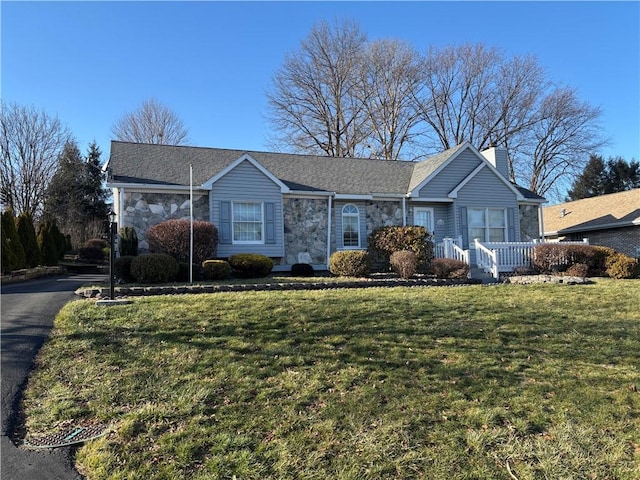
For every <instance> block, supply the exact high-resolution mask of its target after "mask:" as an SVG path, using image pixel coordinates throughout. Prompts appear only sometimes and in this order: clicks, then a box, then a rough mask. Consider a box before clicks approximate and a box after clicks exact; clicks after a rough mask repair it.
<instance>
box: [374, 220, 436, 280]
mask: <svg viewBox="0 0 640 480" xmlns="http://www.w3.org/2000/svg"><path fill="white" fill-rule="evenodd" d="M433 249H434V246H433V237H432V235H431V234H430V233H429V231H428V230H427V229H426V228H424V227H419V226H405V227H400V226H387V227H380V228H377V229H375V230H374V231H373V232H371V235H369V250H370V255H371V262H372V263H373V264H374V265H375V267H376V269H382V270H386V269H388V268H389V266H390V261H391V254H393V253H394V252H399V251H401V250H411V251H412V252H415V254H416V256H417V259H418V260H417V268H418V269H423V268H426V266H427V265H428V264H429V262H430V261H431V259H432V258H433Z"/></svg>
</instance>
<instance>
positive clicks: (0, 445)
mask: <svg viewBox="0 0 640 480" xmlns="http://www.w3.org/2000/svg"><path fill="white" fill-rule="evenodd" d="M105 280H106V278H105V277H104V276H103V275H74V276H65V277H48V278H43V279H38V280H29V281H26V282H20V283H13V284H8V285H2V290H1V292H2V295H1V296H0V302H1V303H2V318H1V326H2V339H1V340H2V342H1V350H0V356H1V368H0V373H1V375H2V387H1V393H2V398H1V403H0V417H1V418H0V420H1V427H2V436H1V438H0V457H1V459H0V468H1V469H0V478H2V480H76V479H81V478H82V477H81V475H80V474H79V473H78V472H77V471H76V470H75V469H74V467H73V463H74V460H73V451H72V449H71V448H70V447H66V448H57V449H53V450H44V451H30V450H24V449H21V448H17V447H16V445H15V444H14V441H13V440H14V438H13V434H14V429H15V427H16V422H17V418H16V414H17V409H18V406H19V404H20V400H21V397H22V390H23V388H24V387H25V384H26V381H27V376H28V374H29V371H30V370H31V367H32V365H33V360H34V357H35V355H36V353H37V352H38V350H39V349H40V347H41V346H42V344H43V343H44V341H45V340H46V339H47V337H48V336H49V331H50V330H51V327H52V325H53V319H54V318H55V316H56V314H57V313H58V311H59V310H60V308H62V306H63V305H64V304H65V303H67V302H69V301H70V300H73V299H74V298H77V297H75V296H74V295H73V292H74V291H75V290H76V289H77V288H78V287H79V286H81V285H84V284H90V283H99V282H103V281H105Z"/></svg>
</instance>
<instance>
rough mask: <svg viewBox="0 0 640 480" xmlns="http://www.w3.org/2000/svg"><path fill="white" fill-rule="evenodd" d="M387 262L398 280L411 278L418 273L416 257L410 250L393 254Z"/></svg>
mask: <svg viewBox="0 0 640 480" xmlns="http://www.w3.org/2000/svg"><path fill="white" fill-rule="evenodd" d="M389 262H390V263H391V268H393V271H394V272H396V273H397V274H398V275H399V276H400V278H411V277H412V276H414V275H415V274H416V272H417V271H418V255H417V254H416V252H413V251H411V250H400V251H398V252H393V253H392V254H391V258H390V259H389Z"/></svg>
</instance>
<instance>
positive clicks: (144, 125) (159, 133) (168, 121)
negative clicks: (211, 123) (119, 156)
mask: <svg viewBox="0 0 640 480" xmlns="http://www.w3.org/2000/svg"><path fill="white" fill-rule="evenodd" d="M111 133H112V134H113V136H114V138H115V139H116V140H120V141H123V142H135V143H154V144H162V145H186V144H187V142H188V135H189V131H188V130H187V128H186V127H185V126H184V124H183V123H182V120H180V119H179V118H178V116H177V115H176V114H175V113H174V112H173V111H172V110H171V109H169V108H168V107H167V106H165V105H163V104H162V103H160V102H159V101H158V100H156V99H155V98H151V99H148V100H145V101H143V102H142V105H141V106H140V107H138V109H137V110H134V111H133V112H130V113H127V114H125V115H124V116H123V117H122V118H120V119H119V120H118V121H117V122H116V123H115V124H114V125H113V127H111Z"/></svg>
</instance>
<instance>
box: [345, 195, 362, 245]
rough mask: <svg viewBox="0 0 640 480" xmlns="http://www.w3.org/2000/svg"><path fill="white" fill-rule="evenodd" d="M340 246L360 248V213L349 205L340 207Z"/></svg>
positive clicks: (353, 206) (356, 208)
mask: <svg viewBox="0 0 640 480" xmlns="http://www.w3.org/2000/svg"><path fill="white" fill-rule="evenodd" d="M342 246H343V247H345V248H358V247H360V212H359V210H358V207H356V206H355V205H352V204H350V203H349V204H347V205H345V206H344V207H342Z"/></svg>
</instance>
